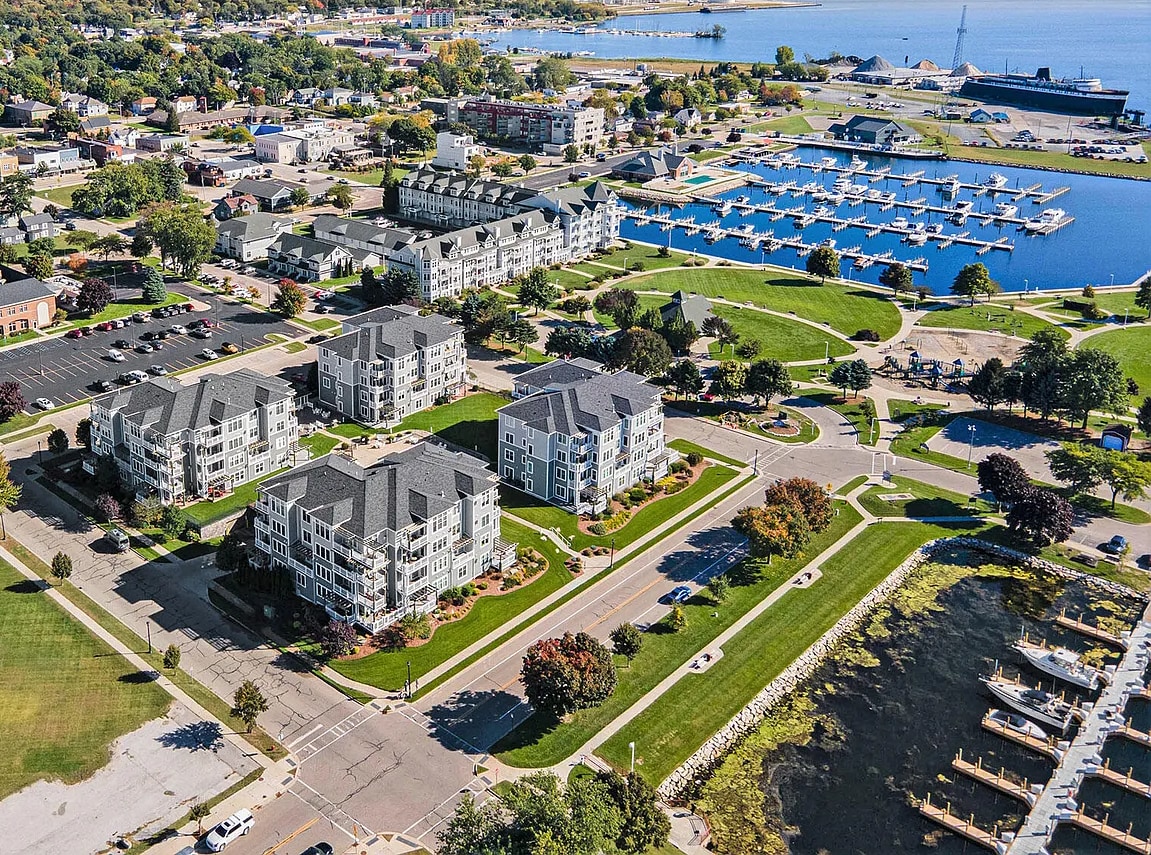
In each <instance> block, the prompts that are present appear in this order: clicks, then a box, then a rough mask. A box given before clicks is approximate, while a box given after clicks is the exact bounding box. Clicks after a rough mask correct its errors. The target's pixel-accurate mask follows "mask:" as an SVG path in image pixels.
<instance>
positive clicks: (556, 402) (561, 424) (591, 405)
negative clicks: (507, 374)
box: [499, 371, 659, 436]
mask: <svg viewBox="0 0 1151 855" xmlns="http://www.w3.org/2000/svg"><path fill="white" fill-rule="evenodd" d="M658 403H659V390H658V389H657V388H656V387H655V386H652V385H651V384H650V383H648V382H647V378H646V377H644V376H642V375H640V374H634V373H632V372H631V371H618V372H616V373H615V374H601V375H599V376H596V377H590V378H588V379H587V380H584V381H583V382H582V383H576V384H575V385H573V386H569V387H567V388H566V389H560V390H559V391H555V392H538V393H536V394H535V395H529V396H528V397H526V398H521V399H520V400H518V401H513V402H512V403H510V404H507V405H506V406H503V407H500V409H499V412H500V413H501V414H504V415H507V416H510V417H511V418H514V419H518V420H519V421H521V422H524V423H525V424H527V425H529V426H530V427H532V428H533V429H535V430H538V431H543V432H544V433H561V434H564V435H565V436H572V435H574V434H578V433H582V432H584V431H586V430H594V431H602V430H606V429H607V428H610V427H611V426H613V425H615V424H618V423H619V422H620V421H622V419H623V417H624V416H634V415H638V414H640V413H642V412H645V411H647V410H649V409H651V408H652V407H653V406H655V405H657V404H658Z"/></svg>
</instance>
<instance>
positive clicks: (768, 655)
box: [596, 512, 982, 785]
mask: <svg viewBox="0 0 1151 855" xmlns="http://www.w3.org/2000/svg"><path fill="white" fill-rule="evenodd" d="M844 513H845V512H841V513H840V517H842V516H843V515H844ZM981 525H982V524H978V525H975V526H962V525H950V526H940V525H934V524H927V523H880V524H877V525H873V526H871V527H870V528H868V529H866V530H864V531H862V532H860V533H859V535H857V536H856V537H855V539H853V540H852V541H851V542H850V543H848V544H847V545H845V546H844V547H843V548H842V549H840V550H839V552H837V553H836V554H835V555H833V556H832V557H831V558H829V559H828V560H827V561H825V562H824V563H823V564H822V566H821V567H820V570H821V571H822V573H823V578H822V579H820V580H819V581H818V582H816V583H815V584H814V585H813V586H812V587H810V588H803V589H798V588H797V589H792V590H789V591H788V592H787V593H786V594H784V596H783V597H782V598H781V599H780V600H779V601H778V602H776V603H775V604H774V605H772V606H771V607H770V608H769V609H767V611H765V612H764V613H763V614H761V615H760V616H759V617H758V618H756V619H755V620H754V621H752V622H751V623H750V624H749V625H748V626H747V627H745V628H744V629H743V631H742V632H740V633H739V634H738V635H737V636H736V637H735V638H733V639H732V640H731V641H730V642H729V643H728V644H727V645H726V646H725V647H724V651H723V658H721V659H720V660H719V661H718V662H716V663H715V664H714V665H712V666H711V668H710V669H709V670H708V671H706V672H705V673H703V674H700V675H698V676H696V675H691V676H688V677H685V678H684V679H682V680H680V681H679V682H678V683H677V684H676V685H675V686H673V687H672V688H671V690H670V691H668V692H667V693H666V694H664V695H663V696H662V697H660V698H659V699H658V700H657V701H656V702H655V703H654V704H652V705H651V706H650V707H648V708H647V709H646V710H644V711H643V712H642V713H640V714H639V715H638V716H636V717H635V718H634V719H632V721H631V722H629V723H628V724H627V725H625V726H624V727H623V728H621V729H620V730H619V731H617V732H616V733H615V735H613V736H612V737H611V738H610V739H608V741H607V742H605V743H604V744H603V745H602V746H601V747H600V748H599V750H598V751H597V752H596V753H597V754H598V755H599V756H600V757H602V758H603V759H605V760H606V761H608V762H609V763H611V764H612V765H613V766H615V767H616V768H617V769H626V768H627V764H628V762H629V750H628V743H629V742H635V744H636V771H638V772H639V773H640V774H642V775H643V777H644V778H646V779H647V780H648V781H649V782H650V783H652V784H653V785H658V784H659V783H660V782H661V781H662V780H663V779H664V778H666V777H667V776H668V775H669V774H670V773H671V772H672V771H673V770H674V769H675V768H676V767H677V766H679V765H680V764H681V763H683V761H684V760H686V759H687V758H688V757H689V756H691V754H692V753H693V752H694V751H695V750H696V749H697V748H699V746H700V745H701V744H702V743H703V742H704V741H706V740H707V739H708V738H710V736H711V735H712V734H713V733H715V732H716V731H717V730H719V728H721V727H722V726H723V725H724V724H726V723H727V722H728V721H729V720H730V719H731V718H732V717H733V716H734V715H735V714H736V713H738V712H739V711H740V709H742V708H743V706H744V705H746V704H747V703H748V701H750V700H751V699H752V698H753V697H754V696H755V695H756V694H757V693H758V692H759V691H760V690H761V689H763V688H764V686H766V685H767V684H768V683H769V682H771V680H772V679H774V678H775V677H776V676H778V675H779V673H780V672H781V671H783V669H784V668H786V667H787V666H788V665H789V664H791V663H792V662H793V661H794V660H795V659H796V658H797V657H799V656H800V655H801V654H802V653H803V652H804V651H805V650H807V648H808V647H810V646H811V644H812V643H814V642H815V641H816V640H818V639H819V637H820V636H822V635H823V634H824V633H825V632H826V631H827V630H829V629H830V628H831V627H832V626H833V625H834V624H835V623H836V621H838V620H839V619H840V618H841V617H842V616H843V615H844V614H845V613H846V612H847V611H849V610H850V609H851V608H852V607H853V606H854V605H855V604H856V603H858V602H859V600H861V599H862V598H863V597H864V596H865V595H866V594H867V593H868V592H869V591H870V590H871V589H872V588H874V587H875V586H876V585H877V584H879V583H880V582H881V581H882V580H883V579H884V578H885V577H886V576H887V575H888V574H889V573H890V572H891V571H892V570H894V569H895V568H896V567H897V566H898V565H899V564H900V563H902V561H903V560H904V558H906V557H907V556H908V554H910V553H911V551H912V550H914V549H915V548H916V547H918V546H920V545H921V544H923V543H925V542H926V541H928V540H931V539H933V538H936V537H945V536H950V535H955V534H959V533H963V532H967V533H970V531H971V530H973V529H976V528H979V527H981ZM810 551H811V552H812V553H813V554H814V553H815V552H816V551H817V550H816V548H815V547H814V546H813V547H812V548H811V550H810ZM779 563H782V562H779ZM767 570H768V572H771V568H767ZM791 572H794V568H793V569H792V571H791ZM788 575H790V573H789V574H788ZM783 578H787V576H784V577H783ZM777 584H778V583H777ZM720 614H723V609H722V608H721V609H720ZM696 621H697V622H704V623H706V622H707V621H708V618H707V616H706V614H703V615H699V616H697V617H696ZM691 625H692V624H691V621H689V623H688V627H689V630H690V628H691ZM641 655H642V654H641ZM618 691H619V690H618V689H617V692H618ZM609 703H610V701H609Z"/></svg>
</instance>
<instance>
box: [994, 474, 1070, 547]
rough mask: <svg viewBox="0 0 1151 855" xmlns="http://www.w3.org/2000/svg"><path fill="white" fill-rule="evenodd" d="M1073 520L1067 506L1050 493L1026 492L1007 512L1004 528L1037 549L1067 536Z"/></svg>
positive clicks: (1044, 491) (1041, 490) (1039, 491)
mask: <svg viewBox="0 0 1151 855" xmlns="http://www.w3.org/2000/svg"><path fill="white" fill-rule="evenodd" d="M1074 521H1075V511H1074V509H1073V508H1072V507H1071V503H1070V502H1068V501H1067V500H1066V499H1064V498H1063V497H1062V496H1060V495H1059V494H1058V493H1056V492H1055V491H1054V490H1045V489H1034V488H1033V489H1031V490H1028V491H1027V492H1026V493H1024V494H1023V495H1022V496H1019V497H1018V498H1017V499H1016V500H1015V504H1014V505H1012V506H1011V510H1010V511H1008V512H1007V527H1008V528H1009V529H1011V531H1013V532H1015V533H1016V534H1017V535H1019V536H1020V537H1022V538H1024V539H1025V540H1027V541H1029V542H1030V543H1031V544H1032V545H1034V546H1035V547H1037V548H1039V549H1042V548H1043V547H1045V546H1050V545H1051V544H1053V543H1062V542H1063V541H1065V540H1067V538H1069V537H1071V532H1072V531H1074V525H1073V524H1074Z"/></svg>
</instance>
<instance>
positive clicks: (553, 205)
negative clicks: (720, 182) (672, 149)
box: [524, 155, 683, 216]
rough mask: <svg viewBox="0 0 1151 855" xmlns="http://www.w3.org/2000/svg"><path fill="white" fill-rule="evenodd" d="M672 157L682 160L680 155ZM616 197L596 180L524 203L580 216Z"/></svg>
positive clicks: (545, 194) (549, 193) (549, 192)
mask: <svg viewBox="0 0 1151 855" xmlns="http://www.w3.org/2000/svg"><path fill="white" fill-rule="evenodd" d="M670 157H672V158H676V159H678V160H682V159H683V158H679V157H678V155H671V156H670ZM615 199H616V195H615V192H614V191H613V190H612V189H611V188H610V187H608V186H607V185H606V184H604V183H603V182H602V181H594V182H592V183H591V184H589V185H587V186H586V187H562V188H560V189H558V190H550V191H548V192H547V193H542V194H540V195H539V196H537V197H536V198H535V199H532V200H530V201H528V202H525V203H524V204H525V205H527V206H528V207H533V208H547V209H549V210H553V211H558V212H560V213H565V214H571V215H574V216H578V215H580V214H583V213H584V212H585V211H588V210H595V209H596V208H598V207H599V206H600V205H607V204H610V203H611V202H613V201H614V200H615Z"/></svg>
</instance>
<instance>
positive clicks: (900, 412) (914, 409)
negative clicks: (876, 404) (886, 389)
mask: <svg viewBox="0 0 1151 855" xmlns="http://www.w3.org/2000/svg"><path fill="white" fill-rule="evenodd" d="M944 409H947V408H946V407H944V406H943V404H932V403H930V402H924V403H921V404H917V403H915V401H906V400H902V399H900V398H888V399H887V417H888V418H889V419H891V420H892V421H893V422H903V421H906V420H907V419H909V418H911V417H912V416H918V415H922V414H924V413H933V412H935V411H936V410H944Z"/></svg>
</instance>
